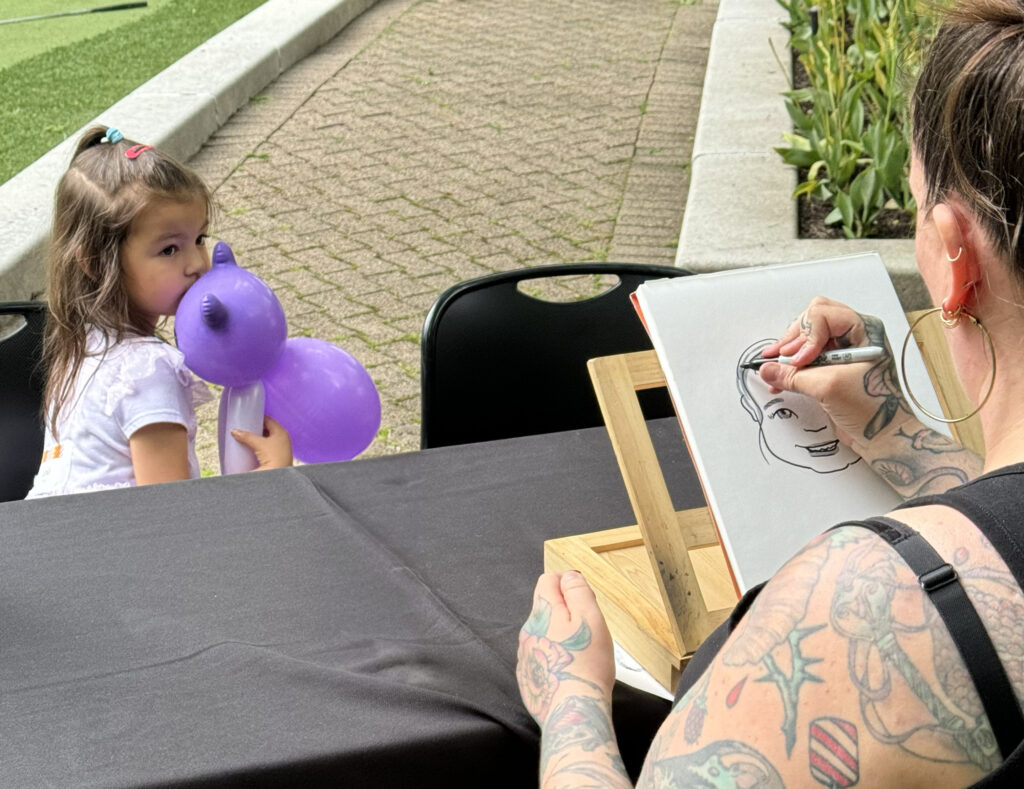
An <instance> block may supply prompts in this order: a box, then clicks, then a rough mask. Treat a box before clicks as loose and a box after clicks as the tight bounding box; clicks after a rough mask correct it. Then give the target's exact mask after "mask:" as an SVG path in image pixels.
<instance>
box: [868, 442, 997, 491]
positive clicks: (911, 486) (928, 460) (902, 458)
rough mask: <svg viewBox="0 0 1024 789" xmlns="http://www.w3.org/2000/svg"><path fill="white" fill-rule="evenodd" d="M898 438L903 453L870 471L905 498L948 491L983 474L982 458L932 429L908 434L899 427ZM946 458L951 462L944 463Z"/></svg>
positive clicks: (875, 464) (877, 463)
mask: <svg viewBox="0 0 1024 789" xmlns="http://www.w3.org/2000/svg"><path fill="white" fill-rule="evenodd" d="M895 435H896V437H897V438H898V439H900V440H901V442H903V449H897V450H896V451H895V452H894V453H893V454H891V456H890V457H884V458H877V459H875V460H873V461H872V462H871V468H873V469H874V470H875V473H877V474H878V475H879V476H880V477H881V478H882V479H884V480H885V481H886V482H888V483H889V484H890V485H891V486H892V487H893V488H895V489H896V490H898V491H899V492H900V493H901V494H902V495H904V496H905V497H908V498H910V497H913V496H919V495H922V494H924V493H936V492H942V491H945V490H949V489H950V488H952V487H956V486H957V485H963V484H964V483H965V482H968V481H969V480H970V479H971V477H973V476H974V475H976V474H978V473H980V472H981V459H980V458H978V457H977V456H975V455H974V454H973V453H970V452H968V451H967V450H965V449H964V448H963V447H962V446H960V445H959V444H957V443H956V442H955V441H953V440H952V439H951V438H949V437H947V436H944V435H942V434H941V433H937V432H936V431H934V430H931V429H929V428H921V429H920V430H918V431H916V432H914V433H907V432H906V431H904V430H903V428H902V427H900V428H899V430H897V431H896V434H895ZM944 455H945V456H949V457H950V458H951V460H947V461H943V460H942V459H941V458H942V456H944ZM943 463H944V465H939V464H943Z"/></svg>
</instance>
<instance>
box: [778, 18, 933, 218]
mask: <svg viewBox="0 0 1024 789" xmlns="http://www.w3.org/2000/svg"><path fill="white" fill-rule="evenodd" d="M779 3H780V4H781V5H782V6H783V7H784V8H785V9H786V10H787V11H788V13H789V21H788V22H787V23H786V27H787V28H788V30H789V31H790V49H791V52H792V54H793V57H794V84H793V86H792V88H791V90H789V91H787V92H786V93H785V94H784V95H785V101H786V108H787V110H788V112H789V115H790V118H791V119H792V121H793V129H792V131H787V132H784V133H783V137H784V139H785V143H786V144H785V145H782V146H779V147H777V148H776V151H778V153H779V154H780V155H781V156H782V159H783V161H785V162H786V163H787V164H791V165H795V166H796V167H797V171H798V173H799V174H800V175H799V177H800V183H799V185H798V186H797V188H796V191H795V192H794V194H793V197H794V198H795V199H800V200H806V201H808V202H809V204H810V205H812V206H813V205H815V204H817V205H819V206H821V205H824V206H825V209H824V210H823V211H819V213H824V214H826V215H825V217H824V222H825V224H827V225H830V226H834V227H838V228H841V230H842V233H843V235H844V236H846V237H847V238H864V237H877V236H880V235H885V236H900V235H910V234H911V233H912V231H913V216H914V213H915V210H916V209H915V205H914V199H913V197H912V196H911V194H910V187H909V186H908V183H907V178H908V171H909V159H910V147H909V141H908V133H909V118H908V110H907V107H908V91H909V86H910V85H911V84H912V79H913V77H914V76H915V75H916V73H917V70H918V67H919V64H920V57H919V53H920V52H921V46H920V45H921V43H922V42H923V41H926V40H927V39H928V37H929V35H930V33H931V31H932V29H933V25H934V23H933V19H934V15H933V14H930V13H928V12H927V11H925V10H923V9H922V8H921V7H920V4H919V3H918V2H915V0H846V1H845V2H843V0H819V1H818V2H817V3H816V4H812V3H810V2H807V0H779ZM829 209H830V210H829Z"/></svg>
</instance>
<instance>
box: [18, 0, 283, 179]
mask: <svg viewBox="0 0 1024 789" xmlns="http://www.w3.org/2000/svg"><path fill="white" fill-rule="evenodd" d="M263 2H264V0H216V2H211V0H150V7H149V8H147V9H144V10H142V12H141V13H140V11H112V12H109V13H103V14H87V15H84V16H77V17H66V18H62V19H54V20H41V21H38V22H22V23H17V24H11V25H0V53H2V55H0V65H2V64H3V63H4V62H10V65H8V66H5V67H3V68H0V183H2V182H4V181H7V180H8V179H9V178H10V177H11V176H13V175H14V174H15V173H17V172H18V171H19V170H21V169H23V168H24V167H26V166H28V165H29V164H31V163H32V162H34V161H35V160H36V159H38V158H39V157H40V156H42V155H43V154H44V153H46V152H47V151H48V150H50V149H51V148H52V147H53V146H55V145H57V144H59V143H60V142H61V141H63V140H64V139H65V138H66V137H67V136H68V135H70V134H73V133H74V132H75V131H77V130H78V128H79V127H81V126H82V125H84V124H85V123H88V122H89V120H91V119H92V118H94V117H96V116H97V115H99V114H100V113H101V112H103V110H105V109H106V108H107V107H109V106H111V105H112V104H114V103H116V102H117V101H119V100H120V99H122V98H123V97H124V96H125V95H127V94H128V93H130V92H131V91H133V90H134V89H135V88H137V87H138V86H139V85H141V84H142V83H144V82H146V81H147V80H148V79H150V78H151V77H153V76H154V75H156V74H158V73H159V72H160V71H162V70H163V69H165V68H167V67H168V66H169V65H171V64H172V63H174V62H175V61H176V60H178V59H179V58H181V57H182V56H184V55H186V54H188V53H189V52H190V51H192V50H193V49H195V48H196V47H197V46H199V45H200V44H202V43H203V42H204V41H206V39H208V38H210V37H212V36H214V35H216V34H217V33H219V32H220V31H221V30H223V29H224V28H225V27H228V26H229V25H230V24H231V23H233V22H235V21H236V20H238V19H240V18H241V17H242V16H244V15H245V14H247V13H248V12H249V11H251V10H252V9H254V8H256V7H258V6H260V5H262V4H263ZM103 4H104V3H103V2H91V0H84V2H81V1H80V0H62V2H57V1H56V0H31V2H29V0H13V2H12V1H11V0H5V2H3V3H0V8H2V9H3V11H2V13H0V16H2V18H5V19H6V18H10V17H16V16H25V15H29V14H36V13H49V12H52V11H60V10H72V9H77V8H88V7H93V6H96V5H103ZM129 18H130V21H126V20H129ZM68 21H70V22H71V23H72V25H71V26H67V27H62V28H60V29H58V28H48V27H46V28H43V32H42V33H39V32H38V27H39V26H43V25H48V24H50V25H52V24H56V23H57V22H62V23H63V22H68ZM93 25H96V27H95V28H94V27H93ZM30 28H35V30H32V29H30ZM85 30H88V31H89V32H84V33H82V35H83V36H87V37H81V38H79V37H78V33H79V32H81V31H85ZM95 30H100V31H102V32H94V31H95ZM48 31H49V32H48ZM40 35H44V36H47V37H48V39H49V42H50V46H51V47H53V44H54V42H58V44H59V45H58V46H56V47H54V48H51V49H48V50H47V51H44V52H40V53H39V54H34V55H31V56H29V57H25V56H24V53H25V52H28V51H30V50H29V49H22V50H21V52H22V55H21V56H19V57H20V59H17V60H15V56H13V55H10V54H9V52H8V44H9V43H10V42H13V41H16V40H21V39H22V38H24V40H25V46H26V47H27V46H28V45H29V39H30V38H34V39H35V44H34V45H33V46H35V47H38V46H39V39H38V36H40ZM19 46H20V44H19ZM104 120H106V121H107V122H109V123H111V124H114V125H116V124H117V118H105V119H104ZM124 131H125V133H126V134H127V135H128V136H131V135H132V130H131V129H124Z"/></svg>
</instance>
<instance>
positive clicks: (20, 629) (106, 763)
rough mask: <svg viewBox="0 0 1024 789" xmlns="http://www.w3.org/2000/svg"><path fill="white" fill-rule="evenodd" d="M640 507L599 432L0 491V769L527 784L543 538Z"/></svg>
mask: <svg viewBox="0 0 1024 789" xmlns="http://www.w3.org/2000/svg"><path fill="white" fill-rule="evenodd" d="M653 433H654V435H655V442H656V445H658V446H659V447H660V448H663V450H664V451H662V452H661V455H662V457H661V460H662V466H663V468H664V470H665V476H666V478H667V479H668V480H670V485H671V486H673V487H674V491H673V495H674V497H675V503H676V506H677V508H683V507H694V506H701V505H702V504H703V498H702V496H701V493H700V489H699V486H698V484H697V481H696V477H695V476H694V474H693V471H692V468H691V466H690V462H689V459H688V457H687V456H686V452H685V448H684V447H683V444H682V440H681V438H680V435H679V431H678V427H677V426H676V425H675V424H674V422H673V421H672V420H666V421H662V422H658V423H655V425H654V430H653ZM632 522H634V519H633V516H632V513H631V510H630V507H629V503H628V500H627V498H626V494H625V490H624V487H623V484H622V481H621V478H620V476H619V473H618V469H617V467H616V465H615V460H614V456H613V454H612V450H611V447H610V444H609V442H608V438H607V434H606V433H605V431H604V430H603V429H595V430H585V431H577V432H570V433H560V434H552V435H547V436H536V437H531V438H525V439H516V440H512V441H499V442H493V443H486V444H473V445H467V446H463V447H449V448H443V449H435V450H428V451H425V452H416V453H409V454H405V455H397V456H393V457H388V458H376V459H370V460H359V461H355V462H350V463H338V464H326V465H320V466H304V467H299V468H293V469H285V470H281V471H273V472H263V473H257V474H243V475H239V476H235V477H223V478H216V479H207V480H194V481H190V482H181V483H173V484H169V485H160V486H154V487H149V488H137V489H129V490H118V491H108V492H101V493H91V494H84V495H78V496H65V497H59V498H53V499H48V500H38V501H29V502H13V503H8V504H0V786H5V787H6V786H11V787H31V786H53V787H65V786H66V787H72V786H73V787H82V786H125V785H129V786H137V785H169V784H174V785H200V784H201V785H244V786H256V785H289V786H292V785H301V786H316V785H321V784H323V785H327V784H330V785H334V786H350V787H358V786H374V787H387V786H406V785H409V786H417V787H429V786H441V785H448V786H471V785H472V786H489V787H490V786H496V787H497V786H515V787H528V786H531V785H535V784H536V764H537V747H538V734H537V729H536V727H535V726H534V724H533V722H532V720H531V719H530V718H529V716H528V715H527V714H526V712H525V710H524V709H523V707H522V705H521V703H520V701H519V695H518V692H517V689H516V684H515V678H514V673H513V672H514V666H515V651H516V639H517V634H518V630H519V627H520V625H521V624H522V622H523V620H524V618H525V616H526V615H527V613H528V612H529V608H530V599H531V593H532V588H533V583H534V581H535V579H536V576H537V574H538V573H539V572H541V570H542V561H543V560H542V546H543V542H544V540H546V539H549V538H553V537H559V536H564V535H569V534H578V533H582V532H588V531H594V530H598V529H605V528H611V527H615V526H622V525H626V524H628V523H632ZM616 704H617V711H616V728H617V731H618V733H619V737H620V743H621V744H622V747H623V751H624V756H625V758H626V759H627V763H628V764H629V766H630V768H631V770H633V771H636V770H637V769H638V767H639V763H640V761H641V759H642V757H643V752H644V751H645V749H646V746H647V745H648V744H649V742H650V738H651V735H652V733H653V731H654V730H655V729H656V727H657V725H658V724H659V723H660V722H661V720H662V719H663V718H664V716H665V714H666V712H667V706H668V705H667V703H666V702H664V701H662V700H660V699H654V698H653V697H650V696H647V695H646V694H642V693H640V692H638V691H633V690H632V689H630V688H626V687H625V686H617V688H616Z"/></svg>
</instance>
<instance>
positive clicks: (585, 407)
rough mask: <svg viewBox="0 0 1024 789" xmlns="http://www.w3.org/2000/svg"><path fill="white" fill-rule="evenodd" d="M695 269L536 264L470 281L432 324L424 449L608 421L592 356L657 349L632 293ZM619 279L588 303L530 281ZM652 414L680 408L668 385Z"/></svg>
mask: <svg viewBox="0 0 1024 789" xmlns="http://www.w3.org/2000/svg"><path fill="white" fill-rule="evenodd" d="M688 273H689V272H687V271H685V270H683V269H678V268H673V267H669V266H653V265H644V264H638V263H570V264H559V265H553V266H536V267H533V268H528V269H521V270H516V271H509V272H503V273H500V274H493V275H490V276H486V277H481V278H479V279H474V280H469V281H467V282H463V283H461V284H459V285H456V286H454V287H452V288H449V289H448V290H446V291H445V292H444V293H442V294H441V296H440V297H439V298H438V299H437V301H436V302H435V303H434V306H433V307H432V308H431V310H430V313H429V314H428V315H427V319H426V322H425V324H424V327H423V338H422V342H421V362H420V377H421V385H422V401H421V413H422V425H421V443H422V446H423V447H424V448H428V447H438V446H448V445H451V444H467V443H473V442H476V441H489V440H494V439H499V438H512V437H515V436H524V435H533V434H536V433H551V432H556V431H560V430H574V429H578V428H584V427H594V426H597V425H602V424H604V422H603V419H602V417H601V411H600V408H599V407H598V404H597V399H596V397H595V395H594V390H593V387H592V385H591V383H590V377H589V374H588V372H587V366H586V365H587V361H588V360H589V359H592V358H594V357H597V356H607V355H610V354H617V353H627V352H630V351H641V350H649V349H650V348H651V342H650V339H649V338H648V336H647V332H646V330H645V329H644V327H643V324H642V323H641V322H640V320H639V318H638V317H637V315H636V311H635V310H634V308H633V304H632V302H631V301H630V298H629V296H630V294H631V293H632V292H633V291H634V290H636V288H637V286H638V285H639V284H640V283H641V282H644V281H645V280H649V279H661V278H665V277H678V276H682V275H685V274H688ZM588 274H589V275H614V276H615V277H618V282H617V283H616V284H615V285H614V286H613V287H611V288H610V289H608V290H606V291H604V292H602V293H600V294H599V295H597V296H595V297H593V298H589V299H585V300H582V301H569V302H552V301H543V300H540V299H537V298H533V297H532V296H529V295H526V294H525V293H522V292H521V291H520V289H519V285H520V283H522V282H524V281H527V280H537V279H542V278H549V277H565V276H575V275H588ZM642 394H643V395H644V400H642V402H641V405H642V406H643V407H644V413H645V415H646V416H647V417H648V418H653V417H657V416H669V415H671V414H673V413H674V412H673V410H672V405H671V402H670V400H669V398H668V394H667V392H666V391H665V390H660V391H658V390H655V391H651V392H644V393H642Z"/></svg>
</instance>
